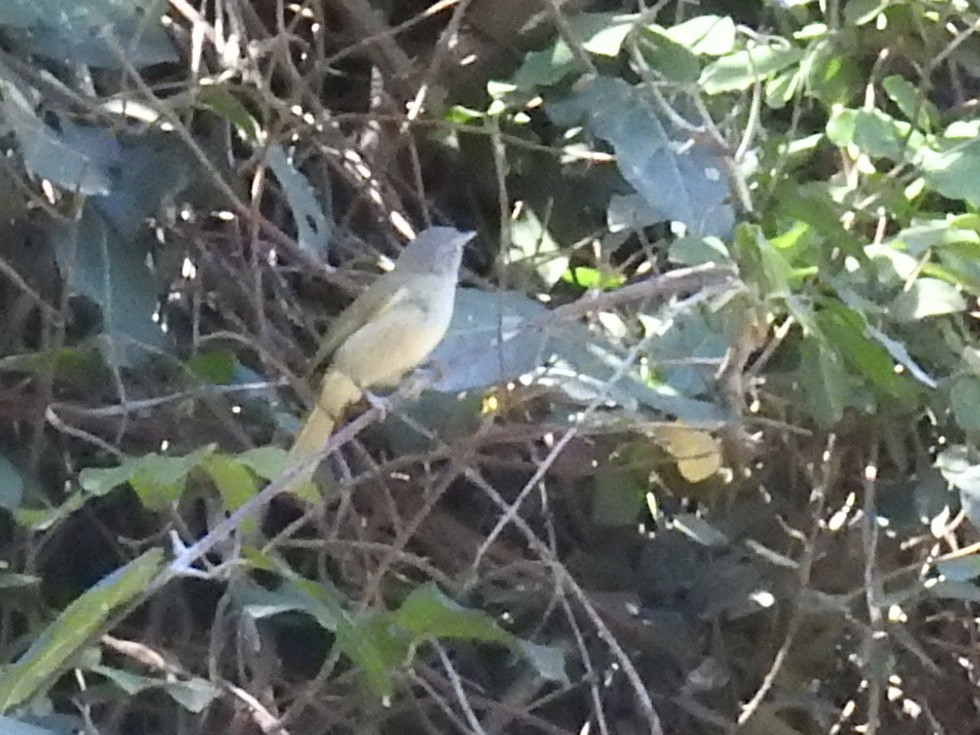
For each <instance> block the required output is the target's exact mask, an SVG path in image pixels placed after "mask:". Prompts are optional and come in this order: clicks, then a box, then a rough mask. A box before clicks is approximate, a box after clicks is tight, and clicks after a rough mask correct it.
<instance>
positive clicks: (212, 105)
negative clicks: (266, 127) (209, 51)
mask: <svg viewBox="0 0 980 735" xmlns="http://www.w3.org/2000/svg"><path fill="white" fill-rule="evenodd" d="M236 91H239V90H238V89H236V88H235V87H233V86H231V85H226V84H209V85H206V86H200V87H198V88H197V100H196V101H197V103H198V104H200V105H201V106H202V107H204V108H205V109H208V110H210V111H211V112H213V113H214V114H215V115H217V116H219V117H222V118H224V119H225V120H227V121H228V122H230V123H231V124H232V125H233V126H234V128H235V130H237V131H238V134H239V135H240V136H241V137H242V138H243V139H244V140H247V141H249V142H250V143H259V141H260V134H261V126H260V124H259V121H258V120H256V119H255V117H254V116H253V115H252V113H251V112H249V110H248V108H247V107H245V105H244V104H242V102H241V100H239V99H238V97H237V96H236V95H235V92H236ZM241 91H243V92H244V90H241Z"/></svg>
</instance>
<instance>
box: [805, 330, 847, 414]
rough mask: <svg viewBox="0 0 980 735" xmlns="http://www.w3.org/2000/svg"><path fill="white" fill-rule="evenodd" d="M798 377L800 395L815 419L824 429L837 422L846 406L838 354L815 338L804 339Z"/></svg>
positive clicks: (844, 387)
mask: <svg viewBox="0 0 980 735" xmlns="http://www.w3.org/2000/svg"><path fill="white" fill-rule="evenodd" d="M798 374H799V380H800V389H801V390H800V393H799V395H800V397H801V398H802V399H803V401H804V404H805V406H806V408H807V410H808V412H809V414H810V415H811V416H812V417H813V418H814V420H815V421H816V422H817V423H818V424H820V426H822V427H824V428H831V427H833V426H835V425H836V424H837V423H839V422H840V421H841V419H843V418H844V409H845V407H846V406H847V393H848V390H847V388H848V378H847V371H846V370H845V369H844V365H843V363H842V361H841V359H840V357H839V355H838V354H837V352H835V351H834V350H831V349H828V348H827V347H825V346H824V345H822V344H821V343H820V341H819V340H817V339H812V338H810V339H806V340H804V341H803V343H802V344H801V345H800V367H799V370H798Z"/></svg>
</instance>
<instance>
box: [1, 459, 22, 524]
mask: <svg viewBox="0 0 980 735" xmlns="http://www.w3.org/2000/svg"><path fill="white" fill-rule="evenodd" d="M23 499H24V476H23V475H21V473H20V470H18V469H17V467H16V466H15V465H14V463H13V462H11V461H10V460H9V459H8V458H7V457H6V456H5V455H3V454H0V508H6V509H7V510H16V509H17V508H19V507H20V503H21V501H22V500H23Z"/></svg>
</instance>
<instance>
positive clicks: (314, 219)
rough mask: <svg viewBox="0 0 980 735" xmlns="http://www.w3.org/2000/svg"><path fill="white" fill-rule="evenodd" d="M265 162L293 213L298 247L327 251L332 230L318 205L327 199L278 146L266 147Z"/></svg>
mask: <svg viewBox="0 0 980 735" xmlns="http://www.w3.org/2000/svg"><path fill="white" fill-rule="evenodd" d="M265 159H266V162H267V163H268V164H269V170H270V171H272V173H273V175H274V176H275V177H276V180H277V181H278V182H279V185H280V186H281V187H282V190H283V193H284V194H285V195H286V201H287V202H288V203H289V208H290V210H291V211H292V214H293V223H294V224H295V225H296V233H297V241H298V242H299V246H300V247H301V248H303V249H304V250H306V251H308V252H310V253H314V254H321V253H324V252H326V249H327V245H328V244H329V243H330V239H331V237H332V228H331V226H330V223H329V221H328V219H327V216H326V215H324V213H323V209H322V208H321V206H320V203H321V201H322V202H323V203H325V204H329V201H330V200H329V196H326V195H325V196H319V195H318V194H317V192H316V191H315V190H314V189H313V186H312V185H311V184H310V180H309V179H308V178H306V175H305V174H304V173H303V172H302V171H300V170H299V169H298V168H297V167H296V165H295V164H294V161H293V160H292V158H291V156H288V155H287V154H286V151H285V150H284V149H283V147H282V146H281V145H279V144H278V143H273V144H272V145H270V146H269V148H268V149H267V150H266V153H265Z"/></svg>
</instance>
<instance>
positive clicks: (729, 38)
mask: <svg viewBox="0 0 980 735" xmlns="http://www.w3.org/2000/svg"><path fill="white" fill-rule="evenodd" d="M662 32H663V33H664V34H665V35H666V36H667V37H668V38H669V39H671V40H672V41H673V42H674V43H676V44H678V45H680V46H683V47H684V48H686V49H687V50H688V51H690V52H691V53H692V54H696V55H697V56H724V55H725V54H730V53H731V52H732V51H734V50H735V21H733V20H732V18H731V16H728V15H700V16H697V17H696V18H691V19H690V20H687V21H684V22H683V23H680V24H678V25H676V26H672V27H670V28H666V29H663V31H662Z"/></svg>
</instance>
